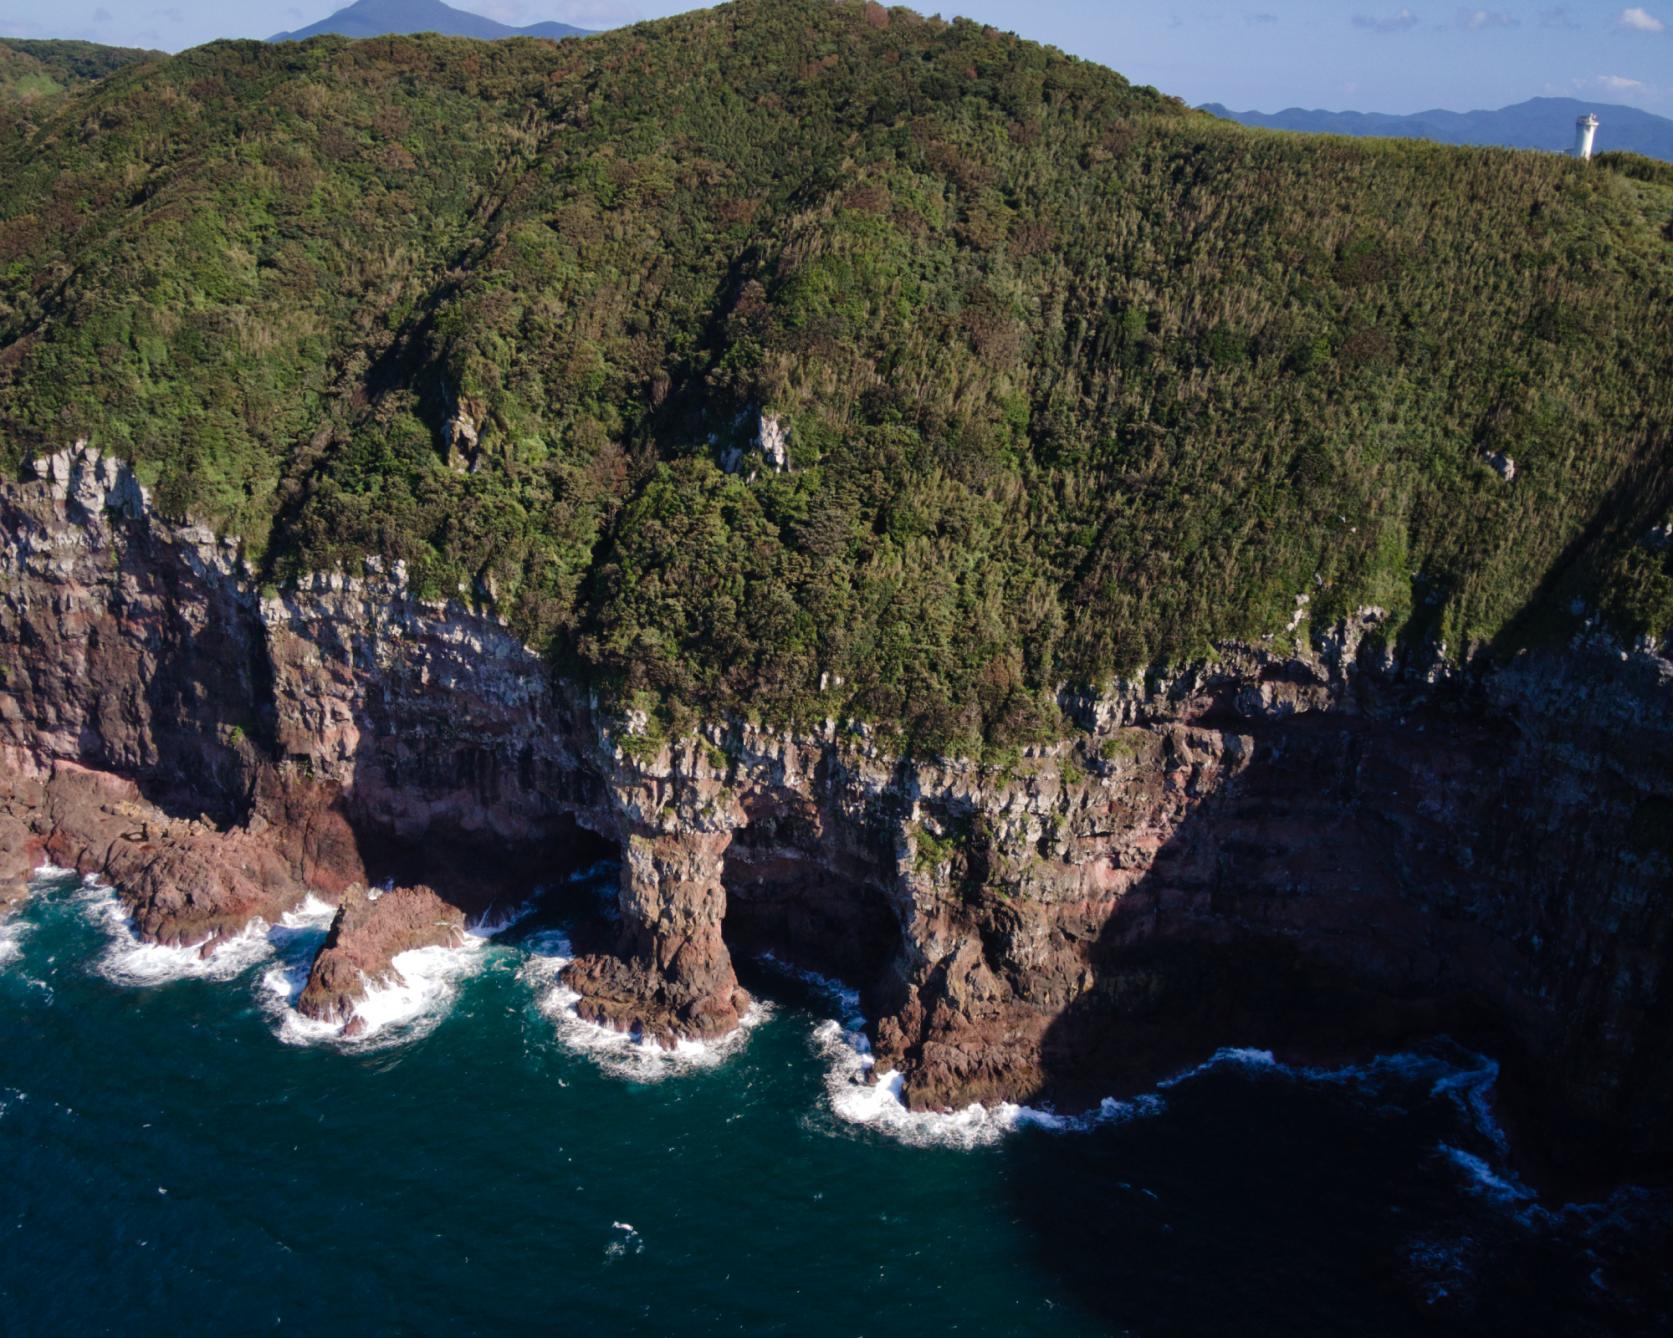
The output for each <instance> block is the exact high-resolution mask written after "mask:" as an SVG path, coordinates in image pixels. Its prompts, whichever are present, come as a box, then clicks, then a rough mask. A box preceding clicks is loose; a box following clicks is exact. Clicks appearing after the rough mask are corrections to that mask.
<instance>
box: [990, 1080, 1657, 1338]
mask: <svg viewBox="0 0 1673 1338" xmlns="http://www.w3.org/2000/svg"><path fill="white" fill-rule="evenodd" d="M1166 1102H1167V1108H1166V1110H1165V1112H1164V1113H1162V1114H1160V1115H1156V1116H1153V1117H1150V1118H1143V1119H1138V1120H1135V1121H1132V1122H1129V1123H1127V1124H1124V1125H1118V1126H1114V1127H1106V1128H1103V1129H1100V1130H1098V1131H1096V1132H1094V1133H1092V1134H1089V1135H1087V1136H1085V1137H1061V1136H1052V1135H1049V1134H1038V1135H1031V1136H1028V1137H1024V1138H1019V1139H1017V1140H1015V1142H1014V1143H1013V1144H1012V1145H1011V1147H1010V1148H1009V1149H1008V1153H1007V1160H1006V1170H1005V1175H1006V1179H1007V1188H1008V1191H1009V1194H1010V1197H1011V1200H1012V1202H1013V1203H1014V1204H1015V1206H1016V1208H1017V1209H1018V1210H1019V1214H1020V1216H1021V1217H1022V1218H1023V1219H1024V1220H1025V1221H1026V1222H1028V1223H1029V1225H1030V1226H1031V1228H1032V1231H1033V1240H1034V1250H1035V1255H1036V1262H1037V1263H1038V1264H1039V1266H1040V1267H1041V1268H1042V1269H1043V1270H1044V1271H1046V1272H1047V1273H1049V1274H1051V1275H1054V1276H1056V1277H1057V1278H1058V1279H1060V1281H1061V1282H1062V1283H1063V1284H1065V1285H1066V1287H1067V1288H1068V1290H1069V1292H1070V1294H1071V1295H1072V1296H1073V1297H1074V1298H1075V1299H1076V1300H1077V1301H1078V1302H1079V1303H1080V1304H1081V1305H1082V1306H1083V1307H1084V1308H1085V1309H1086V1310H1087V1311H1089V1312H1090V1313H1091V1314H1093V1315H1094V1316H1096V1317H1097V1318H1098V1319H1100V1320H1101V1321H1103V1322H1104V1323H1106V1324H1108V1325H1110V1326H1111V1327H1112V1328H1113V1329H1115V1330H1116V1331H1119V1332H1127V1333H1132V1334H1134V1335H1161V1334H1167V1335H1196V1334H1202V1335H1210V1334H1213V1335H1218V1334H1225V1333H1238V1334H1241V1335H1251V1336H1252V1335H1267V1334H1270V1335H1274V1338H1278V1336H1279V1335H1282V1338H1302V1336H1304V1335H1314V1334H1317V1335H1321V1336H1322V1335H1339V1334H1344V1333H1355V1334H1365V1335H1404V1334H1431V1333H1433V1334H1486V1333H1516V1334H1565V1335H1592V1334H1596V1335H1600V1336H1601V1335H1605V1334H1640V1333H1642V1334H1650V1333H1663V1332H1666V1331H1667V1330H1666V1328H1665V1325H1666V1323H1667V1320H1668V1318H1669V1315H1670V1314H1673V1295H1670V1292H1669V1284H1668V1280H1667V1278H1666V1276H1665V1265H1664V1264H1663V1263H1662V1262H1661V1261H1662V1260H1664V1259H1665V1258H1666V1257H1667V1252H1668V1250H1669V1248H1670V1247H1673V1232H1670V1231H1669V1228H1668V1218H1669V1213H1670V1209H1673V1202H1670V1200H1669V1199H1668V1198H1667V1197H1666V1196H1662V1197H1660V1198H1659V1199H1657V1198H1653V1197H1650V1196H1644V1197H1642V1198H1640V1197H1638V1196H1635V1195H1630V1194H1628V1195H1624V1196H1618V1197H1617V1199H1616V1200H1614V1201H1612V1202H1611V1203H1609V1204H1607V1205H1603V1206H1601V1207H1598V1208H1595V1209H1590V1210H1585V1211H1569V1212H1558V1213H1556V1214H1552V1213H1548V1212H1546V1211H1544V1210H1542V1209H1540V1208H1539V1207H1537V1206H1536V1205H1534V1204H1532V1203H1531V1202H1530V1201H1528V1200H1527V1199H1526V1198H1524V1197H1522V1196H1521V1195H1520V1194H1518V1193H1517V1192H1516V1191H1515V1190H1514V1189H1513V1188H1511V1187H1507V1186H1505V1185H1502V1184H1501V1185H1494V1184H1493V1183H1492V1182H1491V1181H1490V1180H1487V1179H1483V1178H1480V1177H1479V1175H1478V1174H1477V1173H1476V1172H1475V1171H1473V1170H1472V1166H1471V1164H1470V1163H1469V1161H1468V1160H1467V1156H1461V1155H1458V1154H1454V1153H1452V1152H1450V1151H1449V1149H1453V1148H1457V1149H1458V1153H1459V1154H1463V1153H1465V1151H1466V1149H1467V1148H1468V1146H1469V1142H1468V1140H1469V1138H1470V1136H1471V1131H1470V1130H1469V1129H1468V1128H1464V1127H1461V1126H1462V1125H1463V1124H1464V1123H1465V1122H1464V1121H1463V1120H1462V1119H1461V1118H1460V1116H1459V1115H1458V1114H1457V1112H1456V1111H1455V1110H1453V1109H1452V1108H1451V1106H1450V1104H1449V1103H1447V1102H1444V1101H1437V1100H1435V1099H1434V1098H1433V1097H1432V1096H1431V1095H1430V1094H1429V1092H1428V1090H1427V1087H1426V1085H1425V1084H1411V1083H1395V1084H1393V1087H1392V1089H1390V1088H1387V1087H1378V1088H1373V1089H1368V1088H1366V1087H1364V1086H1362V1085H1360V1084H1357V1083H1353V1082H1348V1083H1341V1084H1326V1083H1319V1082H1316V1081H1314V1082H1309V1081H1306V1080H1304V1079H1300V1078H1296V1077H1292V1076H1289V1075H1286V1074H1284V1073H1282V1072H1270V1071H1269V1072H1266V1073H1261V1072H1255V1073H1249V1072H1244V1071H1239V1070H1238V1069H1237V1068H1235V1067H1227V1068H1224V1069H1217V1070H1215V1071H1212V1072H1209V1073H1207V1074H1204V1075H1201V1076H1199V1077H1196V1078H1193V1079H1191V1080H1189V1081H1187V1082H1186V1083H1183V1084H1181V1085H1180V1086H1178V1087H1175V1088H1171V1089H1169V1091H1168V1092H1167V1094H1166ZM1461 1144H1462V1145H1463V1146H1462V1147H1461V1146H1460V1145H1461Z"/></svg>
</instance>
